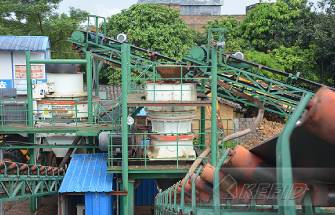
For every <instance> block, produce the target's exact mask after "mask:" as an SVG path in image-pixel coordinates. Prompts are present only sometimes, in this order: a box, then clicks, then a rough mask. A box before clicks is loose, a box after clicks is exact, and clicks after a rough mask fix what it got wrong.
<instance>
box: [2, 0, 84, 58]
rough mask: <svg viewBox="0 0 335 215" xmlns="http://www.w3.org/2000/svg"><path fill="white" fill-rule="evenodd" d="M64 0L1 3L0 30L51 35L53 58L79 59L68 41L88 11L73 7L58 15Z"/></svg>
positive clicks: (6, 32) (19, 33)
mask: <svg viewBox="0 0 335 215" xmlns="http://www.w3.org/2000/svg"><path fill="white" fill-rule="evenodd" d="M60 2H61V0H2V2H1V4H0V30H1V34H5V35H44V36H49V38H50V41H51V51H52V56H53V57H62V58H64V57H76V56H77V54H76V53H75V52H74V51H72V50H71V44H70V43H68V42H67V38H68V37H69V36H70V35H71V33H72V32H73V31H74V30H76V29H77V28H78V27H79V24H80V23H81V22H82V21H84V20H85V17H86V16H87V15H88V13H87V12H85V11H82V10H78V9H74V8H71V9H70V13H69V14H57V13H56V12H55V9H56V8H57V6H58V4H59V3H60Z"/></svg>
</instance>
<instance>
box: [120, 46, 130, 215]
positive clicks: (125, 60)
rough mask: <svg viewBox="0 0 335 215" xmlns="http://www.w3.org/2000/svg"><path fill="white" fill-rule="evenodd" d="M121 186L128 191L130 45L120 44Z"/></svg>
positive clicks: (125, 207) (125, 203)
mask: <svg viewBox="0 0 335 215" xmlns="http://www.w3.org/2000/svg"><path fill="white" fill-rule="evenodd" d="M121 50H122V56H121V61H122V66H121V69H122V117H121V120H122V125H121V126H122V128H121V131H122V135H121V137H122V188H123V191H124V192H128V191H129V187H128V186H129V182H128V124H127V118H128V104H127V103H128V81H129V80H128V77H129V76H128V75H129V73H130V45H129V44H126V43H124V44H122V46H121ZM122 203H123V204H122V207H123V212H124V213H125V214H126V213H127V212H128V207H129V194H128V195H126V196H124V197H123V202H122Z"/></svg>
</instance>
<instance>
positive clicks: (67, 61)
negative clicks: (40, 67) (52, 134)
mask: <svg viewBox="0 0 335 215" xmlns="http://www.w3.org/2000/svg"><path fill="white" fill-rule="evenodd" d="M86 62H87V61H86V60H83V59H48V60H30V63H31V64H86Z"/></svg>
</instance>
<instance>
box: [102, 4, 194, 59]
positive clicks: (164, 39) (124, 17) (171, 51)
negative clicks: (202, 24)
mask: <svg viewBox="0 0 335 215" xmlns="http://www.w3.org/2000/svg"><path fill="white" fill-rule="evenodd" d="M107 30H108V35H109V36H111V37H115V36H116V35H117V34H119V33H125V34H127V35H128V40H129V41H130V42H131V43H133V44H135V45H137V46H141V47H143V48H147V49H151V50H155V51H158V52H160V53H162V54H165V55H168V56H170V57H174V58H178V59H180V58H182V57H183V56H184V55H185V54H186V53H187V52H188V50H189V48H190V47H192V45H193V44H194V35H195V34H194V32H193V31H192V30H191V29H190V28H189V27H187V25H186V24H185V23H184V22H183V21H182V20H181V18H180V16H179V13H178V11H176V10H174V9H171V8H168V7H165V6H160V5H155V4H137V5H134V6H132V7H130V8H129V9H127V10H123V11H122V12H121V13H119V14H116V15H114V16H111V17H110V18H109V19H108V25H107Z"/></svg>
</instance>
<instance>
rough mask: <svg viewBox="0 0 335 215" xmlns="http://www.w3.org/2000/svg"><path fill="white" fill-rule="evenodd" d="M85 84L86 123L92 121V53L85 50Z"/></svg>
mask: <svg viewBox="0 0 335 215" xmlns="http://www.w3.org/2000/svg"><path fill="white" fill-rule="evenodd" d="M86 62H87V63H86V84H87V102H88V107H87V112H88V123H90V124H92V123H93V96H92V91H93V90H92V89H93V86H92V79H93V76H92V55H91V53H89V52H86Z"/></svg>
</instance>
